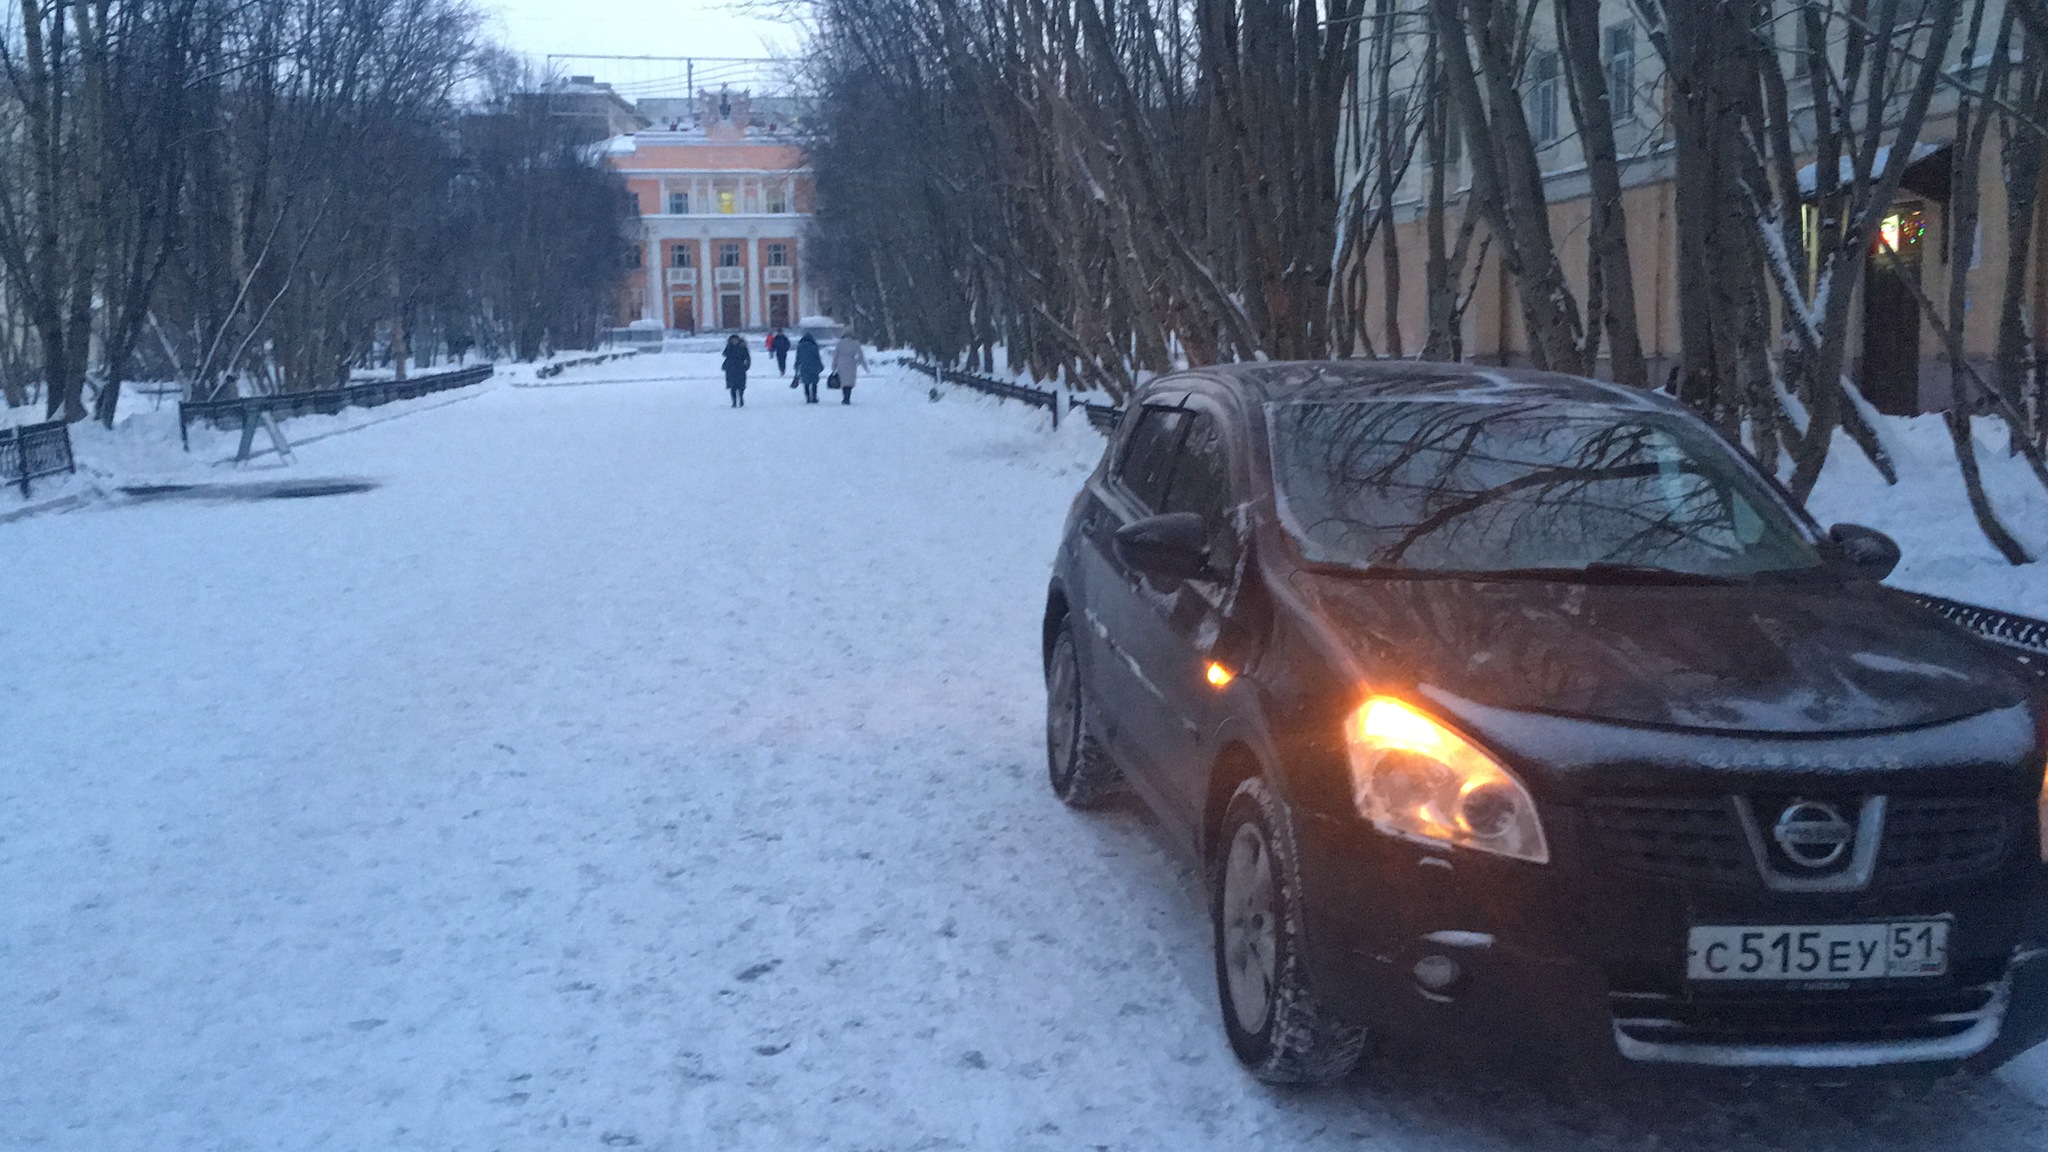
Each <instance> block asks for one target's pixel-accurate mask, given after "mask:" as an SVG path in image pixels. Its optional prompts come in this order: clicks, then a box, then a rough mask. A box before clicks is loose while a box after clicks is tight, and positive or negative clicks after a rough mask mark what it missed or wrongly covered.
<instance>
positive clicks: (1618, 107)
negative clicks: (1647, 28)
mask: <svg viewBox="0 0 2048 1152" xmlns="http://www.w3.org/2000/svg"><path fill="white" fill-rule="evenodd" d="M1607 107H1608V109H1609V110H1610V111H1612V112H1613V113H1614V122H1615V123H1616V124H1626V123H1628V122H1630V121H1631V120H1634V119H1635V118H1636V29H1635V25H1633V24H1616V25H1615V26H1614V27H1612V28H1609V29H1608V30H1607Z"/></svg>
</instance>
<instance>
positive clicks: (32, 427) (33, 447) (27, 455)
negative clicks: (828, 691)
mask: <svg viewBox="0 0 2048 1152" xmlns="http://www.w3.org/2000/svg"><path fill="white" fill-rule="evenodd" d="M76 471H78V462H77V461H76V460H74V459H73V458H72V456H71V428H70V426H69V425H67V424H65V423H64V422H63V421H62V420H52V421H50V422H48V423H46V424H26V425H23V426H21V427H19V428H0V483H4V484H15V485H19V486H20V488H21V494H22V495H23V496H24V497H26V496H27V495H28V494H29V482H30V481H32V480H39V479H41V478H43V477H45V476H55V475H56V474H57V473H59V472H63V473H67V474H69V473H72V472H76Z"/></svg>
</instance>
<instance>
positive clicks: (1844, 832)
mask: <svg viewBox="0 0 2048 1152" xmlns="http://www.w3.org/2000/svg"><path fill="white" fill-rule="evenodd" d="M1771 838H1772V839H1773V840H1776V841H1777V842H1778V847H1779V848H1781V849H1783V850H1784V852H1785V855H1786V856H1787V857H1788V858H1789V859H1790V860H1791V861H1792V862H1793V863H1794V864H1798V865H1801V866H1803V867H1807V868H1826V867H1828V866H1829V865H1831V864H1833V863H1835V862H1836V861H1838V860H1840V859H1841V858H1842V854H1843V853H1845V852H1847V851H1848V850H1849V845H1850V843H1851V842H1852V841H1854V840H1855V839H1856V829H1855V828H1854V827H1853V826H1851V825H1850V823H1849V822H1848V821H1847V820H1845V819H1843V818H1842V813H1841V812H1840V811H1839V810H1838V809H1836V808H1835V806H1834V805H1832V804H1820V803H1816V802H1814V801H1812V800H1794V801H1793V802H1792V803H1791V804H1789V805H1787V806H1786V807H1785V811H1784V812H1783V813H1782V814H1781V815H1779V817H1778V823H1777V825H1776V826H1775V827H1773V828H1772V829H1771Z"/></svg>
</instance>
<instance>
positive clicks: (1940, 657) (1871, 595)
mask: <svg viewBox="0 0 2048 1152" xmlns="http://www.w3.org/2000/svg"><path fill="white" fill-rule="evenodd" d="M1296 586H1297V587H1298V588H1300V589H1301V590H1302V591H1303V592H1305V593H1307V594H1308V598H1309V599H1310V601H1311V603H1312V605H1313V607H1314V608H1315V609H1316V610H1317V611H1318V612H1319V613H1320V614H1321V615H1322V616H1323V618H1324V621H1325V622H1326V623H1327V624H1328V625H1330V627H1331V628H1332V629H1333V630H1334V632H1335V633H1336V635H1337V637H1338V640H1339V642H1340V643H1342V644H1344V645H1345V646H1346V647H1348V648H1349V649H1350V650H1351V651H1352V652H1353V653H1355V654H1356V655H1357V656H1358V657H1359V658H1360V659H1361V660H1362V661H1363V662H1364V664H1365V668H1366V672H1367V675H1368V676H1369V677H1371V678H1372V679H1373V680H1374V681H1376V682H1381V681H1383V682H1385V683H1387V684H1389V685H1390V686H1391V685H1394V684H1409V685H1414V686H1417V687H1431V688H1436V689H1439V690H1442V691H1447V692H1449V693H1452V694H1454V695H1456V696H1458V697H1461V698H1463V699H1466V700H1471V701H1474V702H1477V703H1479V704H1483V705H1488V706H1491V707H1494V708H1502V709H1509V710H1513V711H1521V712H1545V713H1550V714H1553V715H1563V716H1571V717H1577V718H1582V719H1590V720H1600V721H1609V722H1614V723H1620V724H1628V725H1637V726H1652V727H1664V728H1673V729H1688V730H1695V731H1709V732H1745V733H1797V734H1824V733H1852V732H1871V731H1881V730H1887V729H1899V728H1909V727H1915V726H1920V725H1926V724H1934V723H1939V722H1942V721H1946V720H1954V719H1958V718H1960V717H1965V716H1971V715H1975V714H1978V713H1982V712H1987V711H1991V710H1994V709H2000V708H2008V707H2012V706H2013V705H2015V704H2019V703H2022V702H2023V701H2024V700H2025V689H2024V687H2023V686H2022V684H2021V682H2020V680H2019V678H2018V676H2017V675H2016V674H2015V672H2014V670H2013V669H2012V668H2011V667H2010V665H2009V663H2008V662H2007V661H2005V660H2004V659H2003V658H2002V657H2000V656H1998V655H1997V654H1995V653H1993V652H1992V651H1990V650H1989V649H1988V648H1986V647H1985V646H1984V645H1982V644H1980V643H1979V642H1977V641H1976V640H1974V639H1972V638H1971V637H1970V636H1969V635H1968V634H1966V633H1964V632H1963V631H1961V630H1960V629H1958V628H1956V627H1955V626H1953V625H1951V624H1949V623H1948V622H1946V621H1944V620H1942V619H1941V618H1940V617H1938V616H1936V615H1935V614H1934V613H1933V612H1931V611H1929V610H1927V609H1925V608H1923V607H1921V606H1919V605H1918V604H1915V603H1914V602H1913V601H1912V600H1910V599H1908V598H1907V597H1906V596H1905V595H1903V594H1901V593H1898V592H1895V591H1893V590H1891V589H1888V588H1884V587H1882V586H1879V585H1875V584H1868V583H1856V582H1852V583H1846V584H1834V583H1816V584H1756V585H1738V586H1720V585H1706V586H1701V585H1600V584H1592V585H1587V584H1565V583H1558V582H1551V581H1523V580H1495V581H1486V580H1466V579H1440V578H1439V579H1419V580H1398V579H1385V578H1378V577H1372V578H1364V577H1341V576H1321V575H1307V574H1303V575H1302V576H1301V577H1300V578H1298V581H1297V585H1296Z"/></svg>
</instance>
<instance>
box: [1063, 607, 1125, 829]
mask: <svg viewBox="0 0 2048 1152" xmlns="http://www.w3.org/2000/svg"><path fill="white" fill-rule="evenodd" d="M1088 710H1089V704H1088V687H1087V685H1086V684H1084V683H1082V680H1081V661H1080V657H1079V655H1078V654H1077V653H1076V652H1075V649H1074V630H1073V629H1072V628H1071V627H1069V626H1068V625H1067V623H1066V622H1065V621H1061V623H1060V630H1059V634H1058V635H1057V636H1055V637H1054V638H1053V642H1052V659H1051V660H1049V661H1047V662H1046V666H1045V765H1046V774H1047V777H1048V778H1049V779H1050V781H1051V783H1052V792H1053V795H1055V796H1058V797H1059V798H1060V801H1061V802H1062V803H1064V804H1066V806H1067V807H1069V808H1096V807H1100V806H1101V804H1102V802H1103V801H1105V800H1107V799H1109V798H1110V797H1111V796H1113V795H1115V794H1116V793H1117V791H1118V790H1119V789H1121V788H1122V787H1123V773H1121V772H1119V771H1117V767H1116V764H1115V763H1114V762H1113V761H1111V760H1110V758H1109V751H1108V750H1107V749H1105V748H1103V747H1102V745H1101V743H1100V742H1099V741H1097V740H1096V739H1095V737H1094V736H1093V735H1092V734H1090V733H1089V731H1088V714H1089V711H1088Z"/></svg>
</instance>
